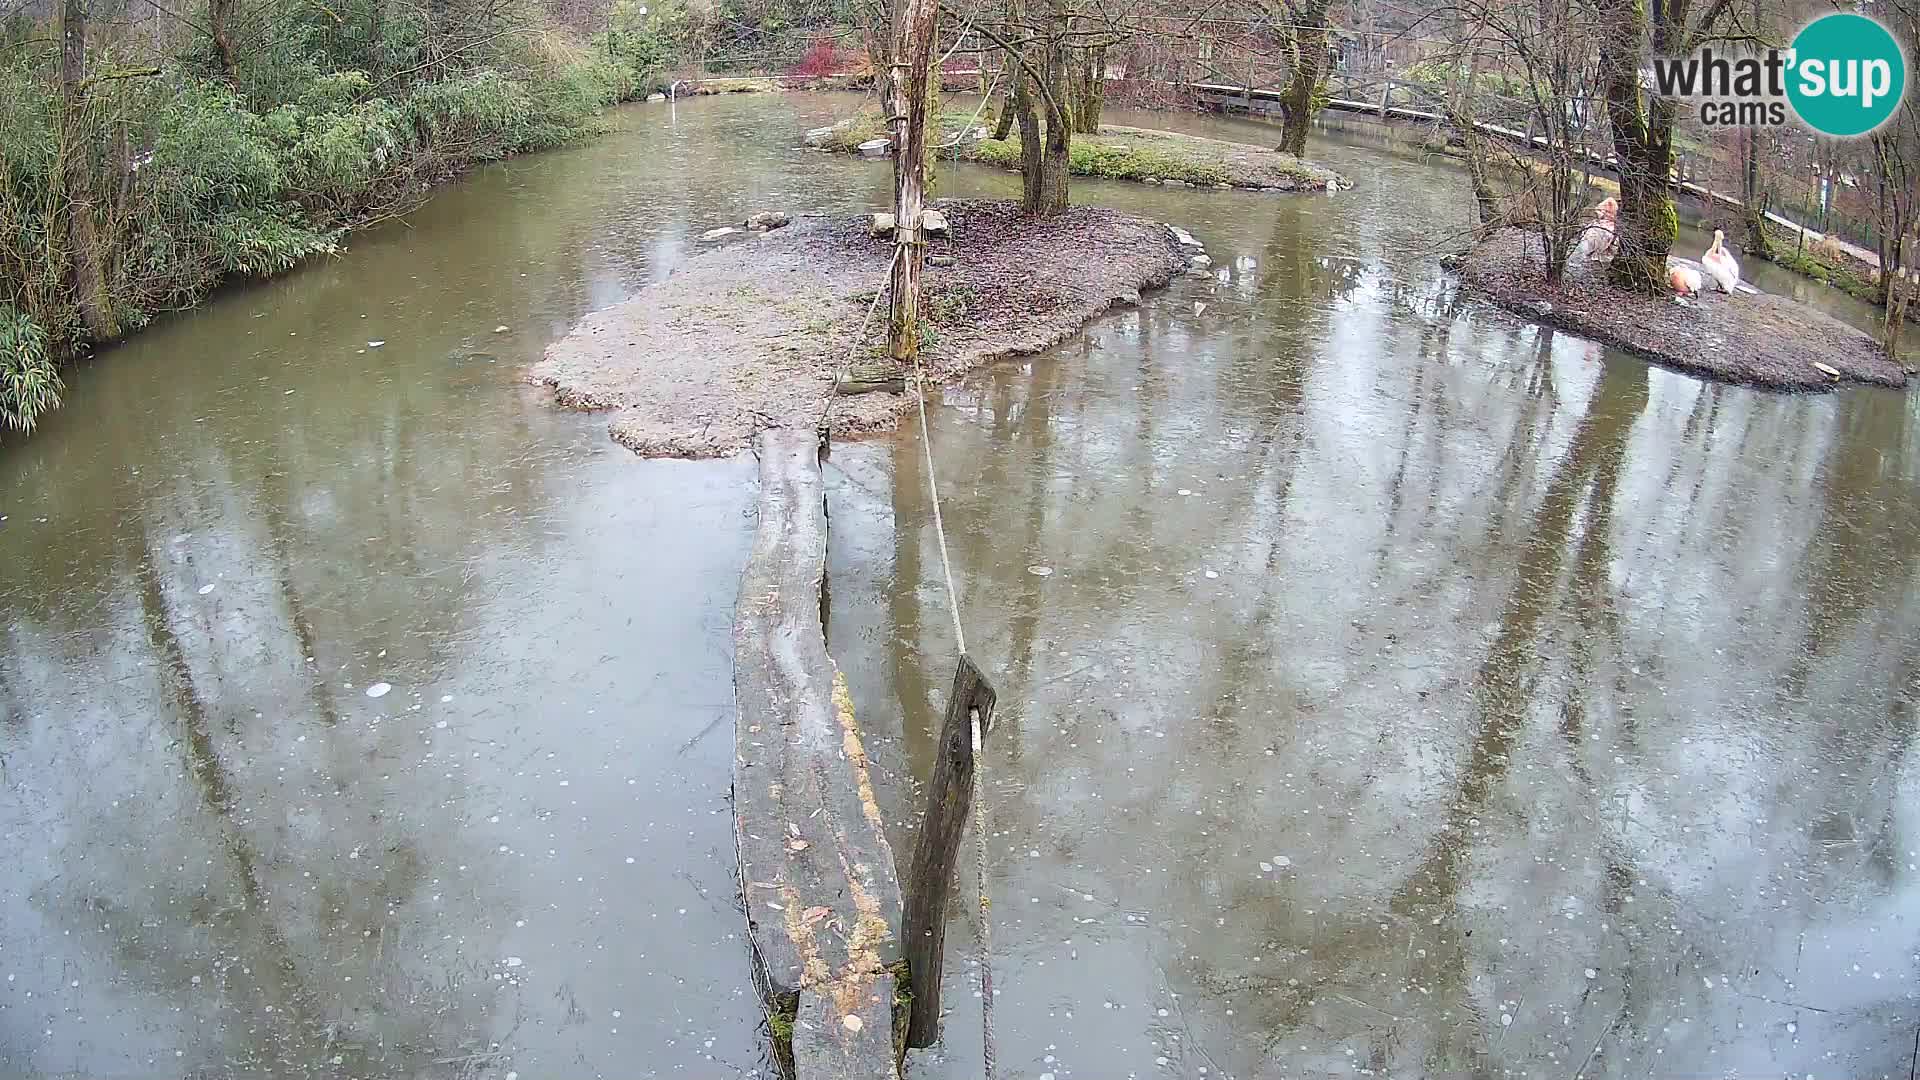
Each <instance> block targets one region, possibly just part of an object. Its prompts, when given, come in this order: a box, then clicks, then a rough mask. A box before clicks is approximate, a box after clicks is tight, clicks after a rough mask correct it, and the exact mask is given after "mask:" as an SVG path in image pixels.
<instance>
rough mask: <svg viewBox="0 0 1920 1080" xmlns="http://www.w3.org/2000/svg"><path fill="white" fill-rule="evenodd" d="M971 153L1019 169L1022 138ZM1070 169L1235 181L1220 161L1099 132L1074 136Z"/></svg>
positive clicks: (1121, 176)
mask: <svg viewBox="0 0 1920 1080" xmlns="http://www.w3.org/2000/svg"><path fill="white" fill-rule="evenodd" d="M971 156H972V158H973V160H976V161H980V162H983V163H985V164H988V165H997V166H999V167H1001V168H1005V169H1018V168H1019V167H1020V141H1019V140H1018V139H1004V140H1002V139H983V140H981V141H980V142H979V143H978V144H976V145H975V146H974V148H973V151H972V154H971ZM1067 171H1068V172H1069V173H1072V174H1073V175H1075V176H1095V177H1099V178H1101V179H1105V180H1147V179H1150V178H1151V179H1155V180H1183V181H1185V182H1187V183H1189V184H1193V185H1195V186H1201V185H1207V186H1211V185H1213V184H1230V183H1232V182H1233V174H1232V173H1231V172H1230V171H1229V170H1228V169H1227V168H1226V166H1225V165H1223V164H1221V163H1220V162H1218V161H1208V160H1205V159H1203V158H1200V157H1198V156H1189V155H1185V154H1179V153H1174V152H1170V151H1168V150H1166V149H1163V148H1160V147H1154V146H1147V145H1134V144H1131V143H1116V142H1112V141H1110V140H1108V139H1104V138H1102V137H1101V136H1098V135H1075V136H1074V137H1073V143H1072V145H1070V146H1069V147H1068V148H1067Z"/></svg>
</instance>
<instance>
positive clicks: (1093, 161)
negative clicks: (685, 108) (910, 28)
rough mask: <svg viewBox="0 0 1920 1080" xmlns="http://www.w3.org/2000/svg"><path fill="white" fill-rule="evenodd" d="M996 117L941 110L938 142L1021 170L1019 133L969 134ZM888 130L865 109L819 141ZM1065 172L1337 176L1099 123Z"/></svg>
mask: <svg viewBox="0 0 1920 1080" xmlns="http://www.w3.org/2000/svg"><path fill="white" fill-rule="evenodd" d="M991 120H992V118H991V117H990V116H989V115H987V114H984V113H983V114H981V115H980V116H979V118H978V120H977V121H976V120H975V118H974V113H973V111H972V110H970V109H947V110H943V111H942V112H941V113H940V115H939V117H938V121H937V130H938V131H939V133H940V134H939V139H938V142H939V143H940V145H941V146H943V147H945V146H946V144H948V143H954V144H955V145H954V146H952V147H951V148H950V149H943V150H942V153H943V154H945V155H950V156H952V157H954V158H957V159H958V160H960V161H972V162H978V163H979V164H982V165H992V166H994V167H996V168H1001V169H1012V170H1017V169H1019V168H1020V140H1019V138H1018V137H1013V138H1008V139H980V138H974V137H972V136H971V135H969V134H968V133H967V128H968V127H969V121H973V122H974V126H986V125H988V124H990V123H991ZM887 134H888V132H887V127H886V122H885V120H884V118H883V117H882V116H881V113H880V111H879V110H878V109H876V108H873V107H868V108H865V109H862V110H861V111H860V112H858V113H855V114H854V115H853V116H850V117H848V118H847V119H845V120H842V121H841V122H840V123H838V124H835V125H834V126H833V128H832V129H831V130H830V131H828V132H827V133H826V135H825V136H824V137H823V138H821V139H817V140H815V142H816V145H818V146H820V147H821V148H823V149H827V150H834V151H839V152H841V153H852V152H854V151H856V150H858V149H859V147H860V144H861V143H864V142H867V141H869V140H872V139H884V138H886V137H887ZM1067 171H1068V172H1069V173H1071V174H1072V175H1074V176H1090V177H1096V178H1099V179H1105V180H1131V181H1136V182H1141V181H1162V182H1164V181H1168V180H1178V181H1180V182H1181V183H1185V184H1191V185H1193V186H1195V187H1218V186H1221V185H1227V186H1231V187H1240V188H1280V189H1284V190H1322V189H1325V188H1326V186H1327V184H1328V183H1329V182H1330V181H1332V180H1335V179H1340V177H1339V176H1338V174H1336V173H1334V172H1333V171H1331V170H1329V169H1325V168H1322V167H1321V166H1318V165H1315V164H1313V163H1312V162H1310V161H1302V160H1301V159H1299V158H1297V157H1294V156H1293V155H1292V154H1286V153H1282V152H1280V151H1278V150H1271V149H1268V148H1267V147H1264V146H1252V145H1249V144H1246V143H1234V142H1226V141H1224V140H1221V139H1206V138H1201V137H1199V136H1194V135H1181V134H1178V133H1176V132H1171V131H1155V130H1150V129H1147V128H1132V127H1117V126H1108V127H1102V128H1101V129H1100V131H1099V133H1098V134H1080V135H1075V136H1074V137H1073V142H1072V144H1071V145H1070V146H1069V148H1068V150H1067ZM1341 182H1342V183H1343V184H1344V183H1345V180H1344V179H1342V181H1341Z"/></svg>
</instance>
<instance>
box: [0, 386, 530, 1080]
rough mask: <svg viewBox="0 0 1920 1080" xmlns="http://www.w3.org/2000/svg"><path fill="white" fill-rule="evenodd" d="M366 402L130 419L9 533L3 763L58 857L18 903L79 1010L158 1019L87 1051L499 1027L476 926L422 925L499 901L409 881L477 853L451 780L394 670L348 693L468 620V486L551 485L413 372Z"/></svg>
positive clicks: (434, 663) (252, 1045)
mask: <svg viewBox="0 0 1920 1080" xmlns="http://www.w3.org/2000/svg"><path fill="white" fill-rule="evenodd" d="M301 389H302V390H303V391H307V390H311V391H312V393H313V395H314V396H315V397H324V396H325V394H326V389H325V388H324V387H323V386H318V385H316V386H311V387H305V386H303V387H301ZM100 404H103V405H104V406H105V407H106V408H108V409H109V410H112V409H116V408H122V407H125V408H137V407H138V403H137V402H134V401H130V400H126V399H122V398H120V397H119V395H118V393H117V392H112V391H110V392H109V393H108V395H107V399H106V400H105V401H104V402H102V403H100ZM381 406H382V408H383V409H384V410H385V414H384V415H373V416H369V415H366V414H364V413H361V414H360V415H358V416H354V415H353V414H352V413H351V412H347V413H345V417H346V418H347V419H348V430H347V431H345V432H340V431H335V432H333V433H332V437H328V436H327V435H323V434H320V433H318V432H314V431H306V432H289V431H275V430H274V425H275V423H276V418H275V417H273V416H271V415H251V416H249V415H246V414H240V415H237V416H234V417H230V418H229V419H230V420H231V421H232V422H231V423H229V424H227V425H223V426H222V428H221V429H219V430H218V431H217V433H216V432H215V431H213V430H211V429H206V428H201V429H197V430H195V431H194V432H192V433H191V434H190V435H187V436H185V437H182V436H181V435H179V434H161V433H153V434H151V435H147V434H143V433H142V429H140V428H139V427H138V426H135V425H129V426H128V427H127V432H128V437H127V438H125V439H123V440H120V441H118V442H115V443H112V444H107V445H106V446H95V447H93V448H91V450H90V453H89V454H88V455H87V456H85V457H84V458H82V457H81V456H80V455H75V458H76V460H74V461H72V462H70V463H69V464H72V465H74V466H76V467H75V468H72V469H71V470H65V469H63V470H62V472H63V481H64V482H65V483H66V484H68V485H70V487H71V491H70V497H69V498H67V499H64V500H60V501H57V502H53V501H49V502H48V503H47V505H48V506H49V507H50V509H52V511H53V512H52V513H51V514H50V515H49V517H50V520H49V521H47V522H46V523H44V525H42V526H41V528H40V529H38V530H35V531H33V532H24V531H17V532H14V533H12V534H11V535H9V537H8V541H9V543H10V545H11V546H12V548H13V550H12V552H11V554H10V558H9V561H8V563H7V569H6V571H5V572H4V574H3V575H0V594H4V595H5V596H6V598H7V606H8V609H9V613H10V616H11V618H10V622H9V626H8V630H7V632H8V634H9V636H10V639H11V642H12V643H13V644H14V645H17V646H18V647H17V648H10V649H9V650H8V652H7V656H6V657H5V658H4V659H0V684H4V685H5V686H7V687H8V688H9V691H10V695H9V696H10V697H11V698H12V702H11V703H10V704H9V706H8V708H7V712H8V721H9V730H10V732H11V734H10V736H9V738H10V740H11V741H12V742H13V749H12V752H11V753H10V754H9V757H11V758H12V759H13V763H14V764H20V765H23V766H24V770H25V771H22V770H15V769H10V770H9V775H8V776H7V782H8V783H9V786H10V787H15V789H16V790H20V786H25V787H26V788H29V789H33V790H37V791H39V792H40V793H41V796H42V797H41V798H38V799H36V800H34V801H33V802H32V803H29V804H28V805H29V806H37V809H32V810H30V811H29V817H28V819H27V820H29V821H32V822H35V823H36V824H35V825H34V826H33V831H34V833H35V835H38V836H41V837H43V838H44V839H43V840H41V841H40V842H39V843H37V844H30V845H29V846H28V849H27V850H26V851H23V852H21V853H20V859H21V861H22V864H23V865H28V866H40V865H45V866H50V867H59V866H64V867H66V868H68V869H67V870H66V872H63V873H56V874H52V875H51V876H47V877H45V878H44V879H42V878H41V877H40V876H39V875H38V874H37V873H34V874H32V875H31V877H32V885H31V891H30V893H29V894H28V895H27V896H26V897H24V900H25V901H26V902H27V903H28V904H30V905H31V907H32V909H33V910H34V911H35V912H36V913H37V914H35V915H34V916H32V917H31V918H28V917H26V913H25V912H23V911H18V910H16V911H13V912H12V913H11V914H10V915H9V917H8V921H12V922H15V925H16V926H18V927H20V928H21V930H22V931H23V932H24V929H25V927H26V926H29V925H32V924H33V922H34V921H36V920H45V923H44V925H46V926H48V927H52V928H55V931H56V932H58V931H59V930H62V929H63V930H64V931H65V932H66V934H67V935H68V936H69V937H70V938H71V940H72V941H73V942H74V944H75V947H77V948H79V949H81V950H82V953H81V955H84V954H85V953H87V952H91V953H92V954H94V955H95V956H97V957H98V958H99V963H98V964H97V965H90V966H89V970H88V978H87V981H86V986H87V991H86V992H88V993H91V994H93V995H97V996H98V998H99V1000H100V1001H101V1002H103V1003H102V1004H98V1005H95V1006H94V1007H93V1008H91V1009H89V1008H86V1007H85V1006H82V1009H83V1010H84V1011H95V1010H108V1009H111V1010H113V1011H123V1010H124V1011H126V1012H129V1013H131V1014H133V1015H135V1016H142V1017H146V1016H152V1017H153V1021H152V1022H153V1023H154V1024H155V1025H156V1032H155V1034H156V1038H155V1040H154V1042H153V1045H151V1046H145V1045H143V1046H140V1047H125V1048H115V1047H110V1046H103V1047H99V1048H97V1050H96V1051H95V1052H96V1053H101V1054H105V1055H107V1056H106V1057H105V1058H103V1059H101V1060H100V1061H99V1062H96V1064H98V1065H99V1066H100V1067H102V1068H112V1067H118V1066H116V1065H114V1064H112V1063H113V1062H115V1061H116V1060H117V1059H116V1058H115V1057H114V1056H113V1055H115V1054H117V1053H127V1054H136V1053H137V1054H138V1055H140V1056H141V1057H143V1058H144V1056H145V1055H146V1054H147V1053H149V1052H151V1051H155V1050H158V1049H161V1048H166V1049H172V1048H173V1047H174V1046H178V1047H179V1048H180V1049H181V1052H182V1054H183V1055H186V1056H185V1057H183V1058H182V1059H181V1060H180V1061H179V1062H178V1063H177V1064H178V1065H180V1066H181V1067H183V1068H185V1069H186V1071H188V1072H202V1071H204V1072H207V1073H209V1074H210V1073H213V1072H222V1073H225V1072H239V1073H243V1074H280V1073H284V1072H287V1071H289V1070H293V1071H298V1072H300V1073H302V1074H308V1073H313V1074H323V1075H330V1074H336V1073H337V1074H339V1075H367V1074H373V1073H385V1072H389V1071H394V1070H396V1069H398V1070H401V1071H413V1070H415V1069H421V1068H430V1067H432V1066H433V1064H434V1063H436V1062H445V1061H451V1060H456V1059H459V1058H461V1057H462V1056H463V1055H467V1054H470V1053H472V1052H474V1050H475V1049H476V1046H475V1042H476V1041H477V1042H478V1047H477V1048H478V1049H479V1050H482V1051H484V1050H485V1048H486V1040H487V1039H488V1038H489V1035H490V1033H491V1032H490V1029H492V1028H494V1027H495V1026H496V1025H495V1023H494V1021H493V1019H492V1018H491V1016H490V1013H491V1010H492V1007H493V1004H492V1003H493V1002H494V1000H495V997H494V995H493V994H491V993H479V994H476V993H474V992H473V990H474V989H475V980H476V979H484V974H483V973H482V972H480V971H478V970H476V967H475V964H474V962H471V961H467V960H463V959H461V958H460V954H461V953H464V952H465V951H466V948H471V947H472V946H474V945H477V944H479V942H477V941H474V940H472V938H471V937H470V936H469V939H468V942H467V945H466V947H465V948H463V949H461V950H458V951H449V950H448V949H446V948H445V947H444V946H443V945H441V944H439V943H438V939H439V936H440V935H438V934H437V933H436V934H431V935H429V934H426V933H423V931H424V930H426V929H427V928H429V927H430V926H433V925H438V924H439V923H440V920H443V919H455V920H458V921H460V922H461V923H462V924H464V925H467V926H470V927H479V926H483V925H484V924H485V923H486V922H487V919H486V917H485V913H486V912H488V911H490V910H492V909H494V908H496V907H498V902H497V900H496V899H489V898H488V897H487V896H485V895H484V890H480V889H477V888H475V887H469V886H468V885H466V884H464V883H461V884H455V883H454V882H450V881H449V882H445V883H441V884H437V885H436V888H434V889H432V890H429V889H428V888H427V886H428V883H429V881H431V880H433V879H435V878H439V877H442V876H443V875H444V876H445V877H448V878H461V877H463V876H464V875H458V874H455V873H452V866H453V864H455V863H458V862H463V861H466V860H468V859H469V858H471V857H472V856H474V855H475V854H477V853H474V852H469V851H466V850H464V845H463V842H462V840H461V837H462V836H463V835H464V829H463V819H464V816H465V811H464V810H463V809H462V802H461V800H460V799H459V798H458V797H457V796H458V795H459V790H458V789H457V788H456V787H454V783H453V781H451V780H438V779H428V777H435V778H437V777H439V775H440V773H439V771H437V770H436V771H433V772H430V773H428V772H425V771H424V770H422V769H421V768H420V767H419V758H420V757H421V754H422V741H421V739H420V738H419V737H418V736H417V735H416V734H415V733H414V728H415V726H416V725H414V724H410V723H407V722H405V721H403V720H399V719H398V717H404V716H406V715H407V713H406V709H407V702H406V701H405V700H403V699H402V696H401V695H400V694H395V695H394V697H393V698H391V699H389V702H386V703H383V705H389V704H390V705H391V708H383V709H380V710H378V711H379V712H383V713H393V714H397V716H395V717H391V718H389V719H387V720H386V721H385V722H381V721H379V720H375V721H374V722H371V723H368V722H364V721H362V722H354V723H346V722H344V721H343V717H342V713H343V709H342V707H341V705H340V703H339V701H338V700H337V698H336V695H337V694H338V693H340V692H341V691H340V687H341V684H342V683H353V684H364V682H367V681H371V678H372V677H373V675H372V674H371V672H372V671H375V670H379V671H388V672H394V671H408V672H415V673H420V674H426V675H429V677H430V673H431V672H433V671H436V670H439V669H441V668H443V667H445V666H446V665H447V664H448V663H449V662H450V660H451V657H450V655H449V654H448V653H446V652H445V651H444V650H445V648H446V645H447V636H446V635H445V634H417V633H409V632H407V631H406V629H405V628H406V627H409V626H414V625H418V624H419V623H420V622H426V623H436V622H437V623H439V624H440V625H441V626H443V627H451V626H453V625H455V624H457V623H458V622H459V621H460V619H461V618H462V616H461V612H462V610H463V608H464V607H465V604H466V602H467V601H466V597H465V595H464V591H465V589H467V588H469V587H472V586H475V585H478V584H480V583H481V582H483V581H484V578H483V577H480V576H477V575H476V574H475V573H473V571H472V569H471V568H469V569H467V570H466V571H465V572H462V571H461V569H460V568H461V566H462V564H463V563H465V562H466V561H467V559H468V558H469V554H468V551H467V550H466V547H467V542H468V537H469V535H470V533H469V530H468V529H467V528H466V527H465V526H464V525H463V524H461V523H463V522H464V521H466V520H467V519H468V518H469V516H470V510H469V508H468V503H469V500H470V499H471V494H470V493H471V492H473V491H476V490H479V491H484V492H487V493H489V494H490V495H492V496H494V497H497V498H499V499H500V500H501V501H502V502H503V503H508V502H511V503H512V504H515V505H517V506H520V507H523V508H537V507H538V506H539V503H540V501H541V498H542V497H543V496H542V494H541V492H540V489H539V486H538V484H537V483H536V481H535V476H536V473H535V471H534V470H533V469H531V468H529V466H530V465H531V464H533V463H532V462H531V461H529V460H527V459H526V458H524V457H519V458H514V459H511V460H509V461H508V462H506V463H505V464H504V465H502V464H500V463H498V462H496V461H495V460H493V459H492V455H491V454H488V453H485V452H484V446H483V444H482V441H481V440H479V439H474V438H468V437H461V438H455V439H449V438H446V437H445V436H444V435H443V434H440V433H438V432H439V431H442V430H444V429H439V428H438V426H437V425H434V424H431V423H430V422H429V416H430V414H431V412H432V411H433V409H434V405H433V403H431V402H430V401H428V400H426V399H425V398H423V397H415V396H413V395H410V394H408V393H399V394H395V395H393V396H391V397H390V398H388V399H386V400H384V401H382V402H381ZM508 423H509V425H510V424H511V423H512V421H511V420H509V421H508ZM252 425H257V427H256V426H252ZM261 434H265V437H264V438H261V437H257V436H259V435H261ZM469 434H470V433H469ZM59 452H60V450H59V449H58V448H57V447H56V448H55V450H54V453H56V454H57V453H59ZM322 462H324V463H327V464H326V465H325V466H323V467H316V465H317V463H322ZM103 507H112V508H116V509H117V513H115V514H111V515H110V514H106V513H103V510H102V508H103ZM103 520H105V521H110V522H111V525H110V526H109V527H104V528H103V527H102V526H101V524H100V523H101V522H102V521H103ZM370 523H377V524H370ZM36 524H39V523H36ZM368 553H377V554H376V556H375V557H374V558H372V559H369V558H368V557H367V554H368ZM396 564H397V565H396ZM449 571H452V572H449ZM202 583H205V584H207V585H210V586H213V588H212V589H211V590H210V591H209V593H207V594H205V595H200V594H198V591H197V588H198V586H200V585H201V584H202ZM383 651H384V653H385V655H384V656H383V657H381V658H379V659H376V657H375V654H376V653H381V652H383ZM78 671H91V672H96V673H99V674H100V675H101V676H102V677H101V678H100V679H98V680H97V681H93V682H91V683H88V682H86V681H84V680H75V679H74V678H73V673H74V672H78ZM59 686H66V687H68V688H69V690H68V691H67V692H64V693H63V692H60V691H57V690H55V687H59ZM355 696H356V697H358V695H357V694H356V695H355ZM55 702H59V705H58V707H57V708H55V707H54V704H53V703H55ZM356 712H361V713H364V712H365V710H364V709H357V710H356ZM86 761H98V762H103V763H106V768H105V769H104V771H103V772H102V773H101V774H100V775H98V776H93V777H90V776H89V774H88V771H87V770H86V769H85V768H84V767H78V768H76V765H77V764H78V763H81V762H86ZM90 780H91V781H93V782H91V783H90V782H89V781H90ZM424 837H431V838H432V849H431V851H430V852H429V851H427V850H424V849H423V848H422V847H421V846H420V845H421V843H422V838H424ZM429 892H431V893H432V894H433V895H432V896H431V897H430V896H429V895H428V893H429ZM15 916H20V917H21V919H20V920H19V921H16V920H15V918H14V917H15ZM11 945H19V946H20V947H23V948H24V947H25V946H24V944H23V943H20V942H10V946H11ZM491 951H492V950H488V949H485V947H484V946H482V953H481V955H483V956H485V955H489V954H490V953H491ZM110 988H111V989H110ZM104 1002H112V1004H111V1005H109V1004H104ZM400 1003H403V1004H400ZM163 1017H166V1018H168V1019H162V1018H163ZM176 1018H177V1019H176ZM162 1032H165V1034H162Z"/></svg>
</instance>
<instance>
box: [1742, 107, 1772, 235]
mask: <svg viewBox="0 0 1920 1080" xmlns="http://www.w3.org/2000/svg"><path fill="white" fill-rule="evenodd" d="M1746 141H1747V146H1746V150H1747V160H1746V169H1745V170H1744V172H1745V176H1744V179H1745V182H1744V183H1743V184H1742V191H1741V201H1742V202H1743V203H1745V204H1746V210H1745V217H1746V226H1747V254H1748V255H1749V256H1751V257H1753V258H1757V259H1771V258H1773V241H1771V240H1769V239H1767V198H1766V196H1765V195H1763V194H1762V193H1761V191H1760V129H1758V128H1748V129H1747V135H1746Z"/></svg>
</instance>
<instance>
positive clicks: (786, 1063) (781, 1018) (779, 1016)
mask: <svg viewBox="0 0 1920 1080" xmlns="http://www.w3.org/2000/svg"><path fill="white" fill-rule="evenodd" d="M799 1015H800V995H798V994H795V995H793V996H792V997H790V998H788V997H775V998H774V1001H773V1007H772V1008H770V1009H768V1010H767V1034H769V1035H771V1036H772V1041H773V1060H774V1063H775V1064H776V1065H778V1066H779V1068H780V1075H782V1076H792V1075H793V1023H794V1021H795V1020H796V1019H798V1017H799Z"/></svg>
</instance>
